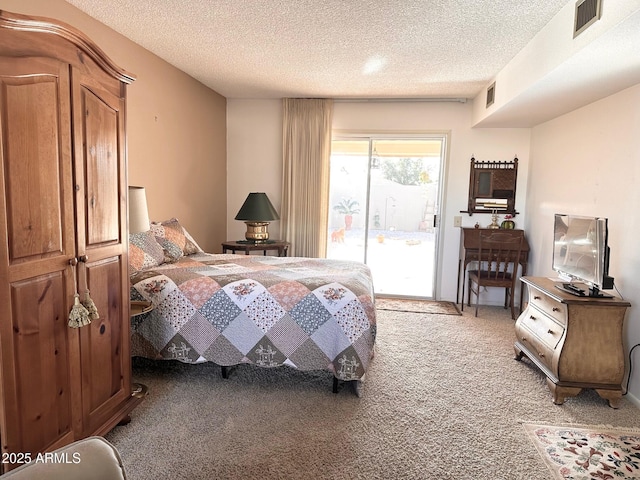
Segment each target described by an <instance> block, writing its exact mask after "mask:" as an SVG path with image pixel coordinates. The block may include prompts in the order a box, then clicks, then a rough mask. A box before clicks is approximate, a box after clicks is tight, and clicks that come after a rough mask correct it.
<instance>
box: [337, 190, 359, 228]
mask: <svg viewBox="0 0 640 480" xmlns="http://www.w3.org/2000/svg"><path fill="white" fill-rule="evenodd" d="M333 209H334V210H335V211H336V212H338V213H341V214H342V215H344V228H345V230H351V224H352V223H353V216H354V215H356V214H358V213H360V203H359V202H358V201H357V200H354V199H353V198H343V199H342V200H340V203H338V204H337V205H334V206H333Z"/></svg>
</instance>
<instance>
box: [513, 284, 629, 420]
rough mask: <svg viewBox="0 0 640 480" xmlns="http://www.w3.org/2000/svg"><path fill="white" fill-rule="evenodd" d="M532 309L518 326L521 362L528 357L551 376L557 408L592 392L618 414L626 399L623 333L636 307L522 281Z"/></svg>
mask: <svg viewBox="0 0 640 480" xmlns="http://www.w3.org/2000/svg"><path fill="white" fill-rule="evenodd" d="M521 281H522V282H523V283H524V284H525V285H527V287H528V289H529V304H528V306H527V308H526V310H525V311H524V312H522V314H521V315H520V317H519V318H518V320H517V321H516V337H517V341H516V343H515V345H514V349H515V353H516V360H521V359H522V356H523V355H526V356H527V357H528V358H529V359H530V360H531V361H532V362H533V363H535V364H536V365H537V366H538V367H539V368H540V370H542V371H543V372H544V374H545V375H546V376H547V385H548V386H549V389H550V390H551V393H552V395H553V403H555V404H556V405H561V404H562V403H564V400H565V398H566V397H571V396H575V395H578V393H580V391H581V390H582V389H583V388H593V389H595V390H596V392H597V393H598V394H599V395H600V396H601V397H602V398H605V399H607V400H608V401H609V405H610V406H611V407H612V408H618V406H619V402H620V399H621V397H622V380H623V377H624V350H623V344H622V327H623V324H624V317H625V312H626V310H627V308H628V307H630V306H631V305H630V304H629V302H626V301H624V300H621V299H619V298H591V297H578V296H574V295H571V294H568V293H565V292H563V291H561V290H559V289H557V288H556V287H555V285H556V282H554V281H553V280H552V279H550V278H546V277H522V278H521Z"/></svg>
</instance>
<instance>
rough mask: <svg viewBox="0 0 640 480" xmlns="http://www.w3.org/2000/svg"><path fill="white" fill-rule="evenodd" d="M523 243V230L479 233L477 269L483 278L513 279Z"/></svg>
mask: <svg viewBox="0 0 640 480" xmlns="http://www.w3.org/2000/svg"><path fill="white" fill-rule="evenodd" d="M523 243H524V231H522V230H509V231H504V230H501V231H499V232H493V233H489V234H484V235H483V234H481V235H480V242H479V247H478V258H479V259H480V265H479V270H482V271H483V272H484V276H485V278H489V279H492V280H506V279H509V280H512V281H515V277H516V272H517V271H518V265H519V262H520V254H521V253H522V245H523Z"/></svg>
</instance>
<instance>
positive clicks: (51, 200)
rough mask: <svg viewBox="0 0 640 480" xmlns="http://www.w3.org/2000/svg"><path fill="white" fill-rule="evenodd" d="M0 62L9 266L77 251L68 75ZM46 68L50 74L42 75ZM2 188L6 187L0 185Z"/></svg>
mask: <svg viewBox="0 0 640 480" xmlns="http://www.w3.org/2000/svg"><path fill="white" fill-rule="evenodd" d="M2 60H3V61H2V62H0V65H1V67H0V115H1V118H2V124H3V125H2V129H1V130H0V141H1V142H2V145H3V146H4V149H3V152H2V166H3V168H2V176H3V180H4V181H3V182H2V183H3V185H4V191H3V207H4V211H5V214H6V215H5V218H6V222H7V224H6V229H7V241H8V247H9V249H8V257H9V258H8V263H9V264H16V263H21V262H27V261H32V260H38V259H42V258H48V257H52V256H58V255H65V254H67V253H68V252H69V251H72V250H73V241H74V238H73V228H74V226H73V204H72V201H73V197H72V196H70V195H68V189H69V188H70V187H71V186H72V176H71V175H72V170H71V168H70V160H71V131H70V129H69V121H70V102H69V95H68V90H69V72H68V68H67V66H66V65H64V64H61V63H59V62H55V61H52V60H48V61H45V60H43V59H40V58H33V59H23V62H22V64H21V66H20V68H19V69H18V68H17V67H15V59H11V60H12V61H6V62H5V61H4V60H8V59H5V58H3V59H2ZM43 70H46V71H44V72H43ZM0 188H2V187H0Z"/></svg>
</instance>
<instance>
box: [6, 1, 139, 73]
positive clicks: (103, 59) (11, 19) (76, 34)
mask: <svg viewBox="0 0 640 480" xmlns="http://www.w3.org/2000/svg"><path fill="white" fill-rule="evenodd" d="M8 30H10V31H13V32H14V35H12V36H11V37H9V38H7V39H5V38H4V35H3V34H2V33H3V32H6V31H8ZM15 32H26V33H31V34H33V33H42V34H43V35H42V37H40V36H38V39H39V40H38V41H36V42H34V41H33V38H34V36H33V35H30V36H29V37H30V41H21V40H20V39H19V38H16V35H15ZM53 39H59V40H66V43H67V49H66V50H65V48H64V47H63V48H62V50H63V51H62V52H60V51H58V52H57V54H58V55H57V56H58V57H60V56H61V55H62V56H65V53H66V56H67V60H68V61H69V62H70V63H84V60H83V58H82V54H81V53H79V52H78V51H77V50H76V52H71V51H69V50H68V46H69V45H72V46H73V47H74V49H79V50H80V52H82V53H84V54H86V55H88V56H89V57H90V58H91V59H92V60H93V61H94V62H95V63H96V64H97V65H99V66H100V68H102V69H103V70H104V71H105V72H106V73H107V74H108V75H110V76H112V77H114V78H116V79H118V80H120V81H121V82H123V83H126V84H130V83H132V82H133V81H134V80H135V76H133V75H132V74H130V73H128V72H126V71H125V70H123V69H122V68H120V67H118V66H117V65H116V64H115V63H113V61H112V60H111V59H110V58H109V57H108V56H107V54H106V53H104V52H103V51H102V49H101V48H100V47H98V46H97V45H96V44H95V43H94V42H93V41H92V40H91V39H89V38H88V37H87V36H86V35H85V34H84V33H82V32H81V31H79V30H77V29H76V28H74V27H72V26H71V25H68V24H66V23H64V22H60V21H58V20H53V19H50V18H44V17H31V16H28V15H21V14H17V13H11V12H7V11H5V10H0V45H2V46H1V47H0V54H5V55H6V54H7V53H9V52H10V54H11V55H14V56H28V55H42V54H43V52H46V51H47V50H48V49H49V50H53V49H54V46H55V45H62V43H65V42H56V41H55V40H53Z"/></svg>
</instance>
